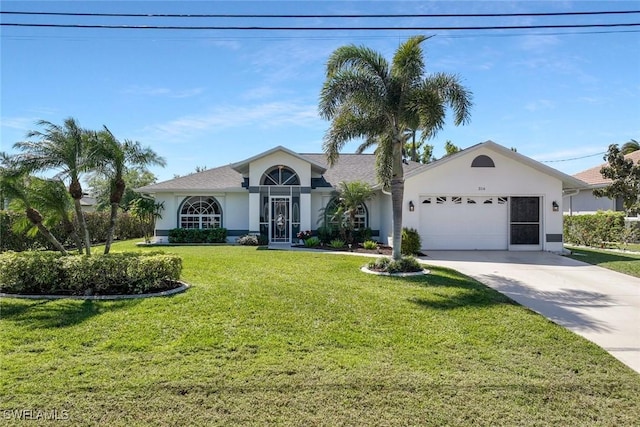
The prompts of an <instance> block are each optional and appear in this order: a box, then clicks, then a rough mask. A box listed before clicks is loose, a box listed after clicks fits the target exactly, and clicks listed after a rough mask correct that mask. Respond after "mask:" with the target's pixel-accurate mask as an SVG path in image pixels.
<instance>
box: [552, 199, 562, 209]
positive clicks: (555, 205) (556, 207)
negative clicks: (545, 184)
mask: <svg viewBox="0 0 640 427" xmlns="http://www.w3.org/2000/svg"><path fill="white" fill-rule="evenodd" d="M551 207H552V208H553V211H554V212H558V211H559V210H560V206H558V202H556V201H555V200H554V201H553V202H551Z"/></svg>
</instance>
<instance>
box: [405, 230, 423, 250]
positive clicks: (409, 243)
mask: <svg viewBox="0 0 640 427" xmlns="http://www.w3.org/2000/svg"><path fill="white" fill-rule="evenodd" d="M420 248H421V243H420V235H419V234H418V231H417V230H416V229H414V228H403V229H402V246H401V247H400V252H401V253H402V254H403V255H416V254H418V253H420Z"/></svg>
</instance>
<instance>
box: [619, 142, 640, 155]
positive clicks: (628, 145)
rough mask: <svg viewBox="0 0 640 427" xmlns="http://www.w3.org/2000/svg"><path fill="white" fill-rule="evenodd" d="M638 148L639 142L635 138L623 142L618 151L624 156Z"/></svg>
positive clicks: (639, 146) (639, 148) (639, 147)
mask: <svg viewBox="0 0 640 427" xmlns="http://www.w3.org/2000/svg"><path fill="white" fill-rule="evenodd" d="M638 150H640V142H638V141H636V140H635V139H631V140H629V141H627V142H625V143H624V144H622V147H621V148H620V152H621V153H622V154H623V155H625V156H626V155H627V154H630V153H633V152H634V151H638Z"/></svg>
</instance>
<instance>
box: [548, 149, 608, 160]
mask: <svg viewBox="0 0 640 427" xmlns="http://www.w3.org/2000/svg"><path fill="white" fill-rule="evenodd" d="M604 154H605V152H604V151H603V152H602V153H596V154H589V155H588V156H582V157H573V158H571V159H559V160H540V163H557V162H569V161H571V160H581V159H587V158H589V157H595V156H602V155H604Z"/></svg>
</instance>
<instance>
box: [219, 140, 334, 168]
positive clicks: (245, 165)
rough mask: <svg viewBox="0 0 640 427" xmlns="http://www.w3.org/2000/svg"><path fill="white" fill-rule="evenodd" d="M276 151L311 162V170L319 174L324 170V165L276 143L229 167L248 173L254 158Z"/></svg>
mask: <svg viewBox="0 0 640 427" xmlns="http://www.w3.org/2000/svg"><path fill="white" fill-rule="evenodd" d="M277 152H284V153H286V154H288V155H290V156H292V157H295V158H297V159H300V160H303V161H305V162H307V163H310V164H311V170H312V171H314V172H317V173H319V174H323V173H324V172H325V170H326V168H325V166H324V165H322V164H320V163H317V162H315V161H313V160H311V159H308V158H306V157H304V156H302V155H300V154H298V153H296V152H294V151H291V150H289V149H288V148H286V147H283V146H281V145H278V146H277V147H274V148H272V149H270V150H267V151H265V152H263V153H260V154H256V155H255V156H253V157H249V158H248V159H245V160H242V161H240V162H237V163H232V164H231V165H230V167H231V168H232V169H233V170H235V171H237V172H239V173H241V174H243V175H246V174H248V173H249V165H251V162H254V161H256V160H258V159H260V158H262V157H266V156H269V155H271V154H274V153H277Z"/></svg>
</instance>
